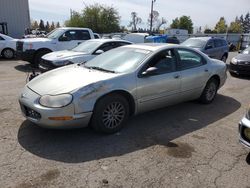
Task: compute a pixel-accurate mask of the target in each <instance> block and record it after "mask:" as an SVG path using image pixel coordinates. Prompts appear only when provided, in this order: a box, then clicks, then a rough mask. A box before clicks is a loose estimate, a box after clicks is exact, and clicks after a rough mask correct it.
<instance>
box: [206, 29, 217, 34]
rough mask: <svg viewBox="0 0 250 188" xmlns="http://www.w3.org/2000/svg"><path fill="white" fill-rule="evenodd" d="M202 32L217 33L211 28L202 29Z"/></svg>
mask: <svg viewBox="0 0 250 188" xmlns="http://www.w3.org/2000/svg"><path fill="white" fill-rule="evenodd" d="M204 33H205V34H212V33H217V32H216V31H215V30H211V29H209V28H207V29H205V30H204Z"/></svg>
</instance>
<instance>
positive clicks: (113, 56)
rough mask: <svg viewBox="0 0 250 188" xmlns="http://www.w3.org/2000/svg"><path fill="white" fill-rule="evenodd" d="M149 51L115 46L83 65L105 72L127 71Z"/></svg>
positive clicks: (131, 69)
mask: <svg viewBox="0 0 250 188" xmlns="http://www.w3.org/2000/svg"><path fill="white" fill-rule="evenodd" d="M150 52H151V51H148V50H143V49H135V48H126V47H125V48H116V49H114V50H110V51H108V52H105V53H103V54H101V55H99V56H97V57H96V58H94V59H92V60H90V61H88V62H87V63H85V64H84V66H85V67H87V68H93V69H98V70H103V71H107V72H114V73H127V72H131V71H133V70H135V68H136V67H138V65H139V64H140V63H141V62H142V60H144V59H145V58H146V57H147V56H148V55H149V54H150Z"/></svg>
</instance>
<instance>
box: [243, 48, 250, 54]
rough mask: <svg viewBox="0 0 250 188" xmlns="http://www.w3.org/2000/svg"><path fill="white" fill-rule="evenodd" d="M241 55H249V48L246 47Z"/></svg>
mask: <svg viewBox="0 0 250 188" xmlns="http://www.w3.org/2000/svg"><path fill="white" fill-rule="evenodd" d="M242 53H243V54H250V47H248V48H247V49H245V50H244V51H243V52H242Z"/></svg>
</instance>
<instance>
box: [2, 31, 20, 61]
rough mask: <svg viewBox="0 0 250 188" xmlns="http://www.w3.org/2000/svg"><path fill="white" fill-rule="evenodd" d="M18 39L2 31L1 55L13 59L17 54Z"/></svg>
mask: <svg viewBox="0 0 250 188" xmlns="http://www.w3.org/2000/svg"><path fill="white" fill-rule="evenodd" d="M16 42H17V39H13V38H11V37H9V36H7V35H4V34H1V33H0V56H3V57H4V58H5V59H12V58H14V56H15V51H16Z"/></svg>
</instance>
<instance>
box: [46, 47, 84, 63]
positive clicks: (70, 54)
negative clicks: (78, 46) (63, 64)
mask: <svg viewBox="0 0 250 188" xmlns="http://www.w3.org/2000/svg"><path fill="white" fill-rule="evenodd" d="M84 55H88V54H86V53H84V52H74V51H71V50H63V51H58V52H52V53H49V54H46V55H44V56H43V59H45V60H48V61H61V60H67V59H71V58H75V57H82V56H84Z"/></svg>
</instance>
